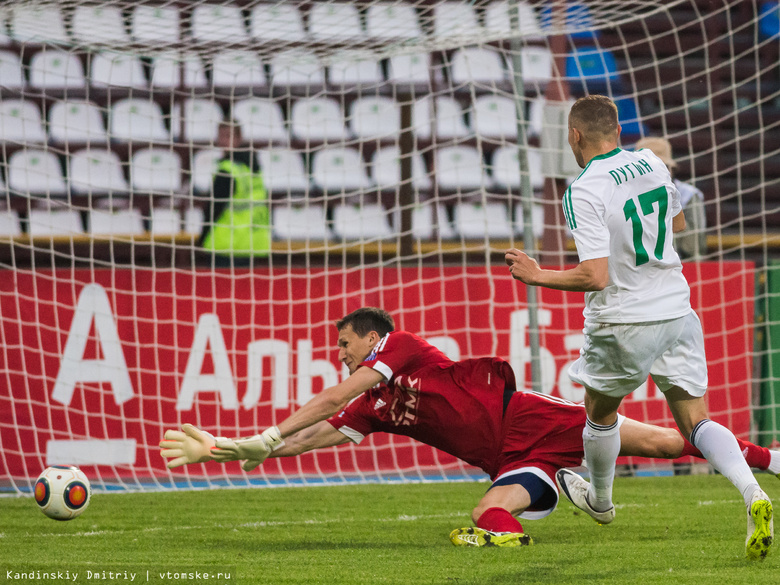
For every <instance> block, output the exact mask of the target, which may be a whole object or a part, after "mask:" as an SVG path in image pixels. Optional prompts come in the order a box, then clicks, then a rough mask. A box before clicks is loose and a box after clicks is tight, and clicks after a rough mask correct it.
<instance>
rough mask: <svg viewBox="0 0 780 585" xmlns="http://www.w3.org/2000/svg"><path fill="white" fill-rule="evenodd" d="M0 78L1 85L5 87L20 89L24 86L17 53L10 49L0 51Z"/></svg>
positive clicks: (20, 63)
mask: <svg viewBox="0 0 780 585" xmlns="http://www.w3.org/2000/svg"><path fill="white" fill-rule="evenodd" d="M0 79H2V80H3V87H5V88H7V89H21V88H23V87H24V74H23V73H22V62H21V61H20V60H19V55H18V54H17V53H14V52H12V51H0Z"/></svg>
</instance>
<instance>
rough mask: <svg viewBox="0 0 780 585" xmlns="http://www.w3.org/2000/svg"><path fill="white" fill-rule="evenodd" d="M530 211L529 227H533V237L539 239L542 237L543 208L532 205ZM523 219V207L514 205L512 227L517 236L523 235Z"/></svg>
mask: <svg viewBox="0 0 780 585" xmlns="http://www.w3.org/2000/svg"><path fill="white" fill-rule="evenodd" d="M531 210H532V211H531V225H532V226H533V231H534V237H536V238H541V237H542V235H544V206H543V205H534V206H533V207H532V208H531ZM523 219H524V218H523V206H522V205H515V214H514V223H515V226H514V227H515V233H516V234H518V235H523V232H524V231H525V225H523Z"/></svg>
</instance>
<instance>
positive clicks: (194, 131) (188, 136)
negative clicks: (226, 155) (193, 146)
mask: <svg viewBox="0 0 780 585" xmlns="http://www.w3.org/2000/svg"><path fill="white" fill-rule="evenodd" d="M223 119H224V114H223V112H222V108H220V107H219V104H218V103H217V102H216V101H214V100H210V99H202V98H189V99H186V100H184V103H183V104H174V107H173V111H172V113H171V128H172V130H173V131H172V134H173V136H174V138H176V137H178V134H179V127H180V124H179V120H181V128H182V137H183V138H184V140H186V141H187V142H203V143H208V144H213V143H214V142H215V141H216V139H217V133H218V131H219V125H220V123H222V120H223Z"/></svg>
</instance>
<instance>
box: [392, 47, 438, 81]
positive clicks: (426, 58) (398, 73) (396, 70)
mask: <svg viewBox="0 0 780 585" xmlns="http://www.w3.org/2000/svg"><path fill="white" fill-rule="evenodd" d="M387 80H388V81H390V82H391V83H411V84H419V85H430V82H431V56H430V55H429V54H428V53H423V54H421V55H393V56H392V57H390V60H389V61H388V64H387Z"/></svg>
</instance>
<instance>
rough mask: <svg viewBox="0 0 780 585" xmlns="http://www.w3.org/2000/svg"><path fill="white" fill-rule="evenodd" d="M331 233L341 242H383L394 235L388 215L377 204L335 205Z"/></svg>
mask: <svg viewBox="0 0 780 585" xmlns="http://www.w3.org/2000/svg"><path fill="white" fill-rule="evenodd" d="M333 233H334V234H335V235H336V237H337V238H341V239H343V240H384V239H386V238H391V237H393V236H394V235H395V234H394V232H393V229H392V228H391V227H390V218H389V214H388V213H387V211H386V210H385V208H384V207H382V205H381V204H379V203H370V204H364V205H348V204H343V205H337V206H336V207H334V208H333Z"/></svg>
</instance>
